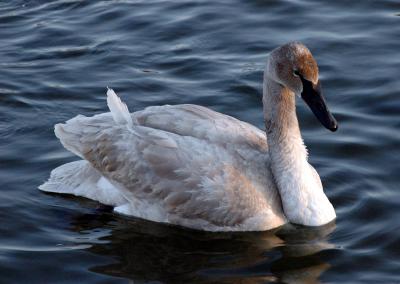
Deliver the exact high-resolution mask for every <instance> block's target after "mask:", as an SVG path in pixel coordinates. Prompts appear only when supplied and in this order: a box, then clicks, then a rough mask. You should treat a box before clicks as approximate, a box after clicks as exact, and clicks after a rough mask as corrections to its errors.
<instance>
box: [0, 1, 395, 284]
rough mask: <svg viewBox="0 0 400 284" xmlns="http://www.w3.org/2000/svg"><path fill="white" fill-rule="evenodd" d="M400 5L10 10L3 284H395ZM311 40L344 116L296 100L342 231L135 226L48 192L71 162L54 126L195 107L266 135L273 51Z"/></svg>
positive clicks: (0, 50) (3, 128)
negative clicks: (108, 114)
mask: <svg viewBox="0 0 400 284" xmlns="http://www.w3.org/2000/svg"><path fill="white" fill-rule="evenodd" d="M399 13H400V4H399V2H398V1H394V0H393V1H392V0H383V1H372V0H371V1H370V0H367V1H359V2H352V3H351V4H350V3H349V2H348V1H345V0H338V1H331V2H329V3H328V2H320V1H316V0H302V1H289V0H287V1H259V0H251V1H241V0H235V1H224V0H222V1H160V0H151V1H133V0H132V1H129V0H124V1H77V0H76V1H65V0H58V1H40V0H30V1H25V0H24V1H22V0H13V1H3V2H1V3H0V27H1V28H0V37H1V39H2V40H1V43H0V70H1V72H0V180H1V194H0V222H1V224H2V226H1V228H0V282H4V283H21V282H28V281H29V282H30V283H50V282H73V283H76V281H77V280H79V282H82V283H89V282H90V283H104V282H110V281H113V282H116V283H126V282H128V281H129V280H132V282H135V283H137V282H139V283H275V282H281V283H282V282H283V283H325V282H329V283H366V282H370V283H379V282H380V283H398V281H399V280H398V279H399V277H400V275H399V271H400V263H399V259H400V249H399V247H400V233H399V221H398V220H399V218H400V210H399V208H400V193H399V190H398V189H399V184H400V176H399V175H398V172H399V171H400V166H399V165H400V155H399V154H398V151H399V150H398V148H399V147H398V146H399V141H400V132H399V131H398V129H399V127H400V119H399V113H400V112H399V107H400V101H399V96H398V90H399V89H400V80H399V79H398V70H399V64H400V56H399V54H398V50H400V44H399V40H398V39H399V36H400V25H399V21H400V17H399V15H400V14H399ZM292 40H300V41H302V42H304V43H305V44H306V45H307V46H308V47H309V48H310V49H311V51H312V52H313V54H314V55H315V57H316V59H317V61H318V63H319V66H320V73H321V79H322V84H323V90H324V92H325V97H326V98H327V100H328V103H329V106H330V108H331V110H332V111H333V112H334V113H335V116H336V118H337V119H338V121H339V131H338V132H336V133H335V134H331V133H329V132H328V131H326V130H325V129H324V128H323V127H322V126H320V125H319V123H318V122H317V121H316V120H315V118H314V117H313V115H312V113H311V112H310V111H309V110H308V109H307V108H306V107H305V106H304V104H303V103H301V102H299V104H298V115H299V120H300V124H301V128H302V132H303V136H304V139H305V142H306V144H307V146H308V148H309V151H310V159H311V163H312V164H313V165H314V166H315V167H316V169H317V170H318V172H319V173H320V176H321V178H322V181H323V183H324V187H325V190H326V193H327V195H328V196H329V198H330V200H331V201H332V203H333V204H334V206H335V208H336V210H337V215H338V218H337V220H336V222H334V223H332V224H329V225H327V226H324V227H322V228H314V229H313V228H304V227H299V226H293V225H286V226H284V227H283V228H279V229H278V230H274V231H271V232H260V233H246V234H238V233H236V234H228V233H227V234H210V233H204V232H194V231H190V230H186V229H182V228H176V227H171V226H165V225H160V224H154V223H151V222H146V221H143V220H136V219H132V218H124V217H121V216H119V215H116V214H114V213H112V212H111V211H110V208H108V207H104V206H101V205H99V204H98V203H95V202H92V201H88V200H85V199H79V198H73V197H69V196H58V195H48V194H43V193H41V192H39V191H38V190H37V186H38V185H39V184H41V183H42V182H43V181H44V180H45V179H46V178H47V176H48V174H49V172H50V170H51V169H53V168H55V167H56V166H58V165H61V164H63V163H66V162H69V161H72V160H75V159H76V158H75V157H73V156H72V155H71V154H70V153H68V152H67V151H65V150H64V149H63V148H62V146H61V145H60V144H59V142H58V141H57V140H56V138H55V137H54V134H53V130H52V127H53V125H54V124H55V123H57V122H61V121H64V120H66V119H68V118H71V117H73V116H75V115H76V114H78V113H80V114H85V115H93V114H96V113H100V112H104V111H106V103H105V87H106V86H110V87H112V88H114V89H115V90H116V91H117V92H118V93H119V94H120V95H121V96H122V98H123V100H124V101H126V102H127V104H128V106H129V107H130V109H131V110H139V109H142V108H144V107H146V106H149V105H157V104H178V103H193V104H200V105H204V106H208V107H210V108H212V109H214V110H217V111H221V112H224V113H227V114H230V115H233V116H235V117H237V118H239V119H242V120H244V121H248V122H250V123H252V124H254V125H257V126H258V127H261V128H262V127H263V123H262V113H261V80H262V71H263V67H264V62H265V59H266V56H267V54H268V52H269V51H270V50H272V49H273V48H275V47H276V46H279V45H281V44H283V43H285V42H288V41H292Z"/></svg>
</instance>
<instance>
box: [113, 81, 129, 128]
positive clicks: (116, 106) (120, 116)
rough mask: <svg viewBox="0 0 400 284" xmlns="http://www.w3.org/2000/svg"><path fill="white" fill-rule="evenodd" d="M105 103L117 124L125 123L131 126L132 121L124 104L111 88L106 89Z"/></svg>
mask: <svg viewBox="0 0 400 284" xmlns="http://www.w3.org/2000/svg"><path fill="white" fill-rule="evenodd" d="M107 105H108V108H109V109H110V111H111V114H112V117H113V119H114V121H115V123H117V124H126V125H127V126H128V127H130V128H132V126H133V121H132V118H131V114H130V113H129V110H128V107H127V106H126V104H125V103H124V102H123V101H121V99H120V98H119V97H118V96H117V94H116V93H115V92H114V90H113V89H110V88H108V90H107Z"/></svg>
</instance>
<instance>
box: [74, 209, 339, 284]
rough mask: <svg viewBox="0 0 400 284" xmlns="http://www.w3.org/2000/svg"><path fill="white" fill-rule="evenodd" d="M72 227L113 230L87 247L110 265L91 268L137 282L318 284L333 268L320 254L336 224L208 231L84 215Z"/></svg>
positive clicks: (105, 215)
mask: <svg viewBox="0 0 400 284" xmlns="http://www.w3.org/2000/svg"><path fill="white" fill-rule="evenodd" d="M82 224H85V225H84V226H83V227H82ZM72 225H73V230H75V231H78V232H83V231H85V232H87V231H88V230H96V231H97V230H99V229H100V230H102V229H106V228H110V229H112V230H110V231H111V235H109V236H107V237H103V238H102V242H101V244H93V245H92V246H91V247H90V248H89V249H88V251H90V252H91V253H94V254H97V255H101V256H106V257H109V258H111V259H112V260H113V261H112V263H110V264H107V265H103V266H96V267H92V268H90V270H91V271H94V272H97V273H102V274H106V275H112V276H119V277H125V278H128V279H132V280H134V283H138V282H139V283H141V282H142V281H145V282H147V281H161V282H163V283H205V282H207V283H210V282H211V283H215V282H218V283H260V282H263V283H264V282H280V281H282V282H285V283H319V282H318V278H319V276H320V275H321V274H322V273H323V272H324V271H325V270H327V269H328V268H329V267H330V266H329V264H328V263H325V262H324V260H323V259H322V258H321V256H320V254H319V253H320V252H321V251H323V250H326V249H330V248H332V247H333V245H332V244H330V243H329V242H328V240H327V239H328V236H329V234H330V233H331V232H332V231H333V230H334V229H335V226H336V225H335V224H334V223H331V224H328V225H326V226H324V227H320V228H305V227H298V226H293V225H285V226H284V227H282V228H280V229H277V230H273V231H268V232H252V233H208V232H199V231H192V230H187V229H184V228H178V227H175V226H168V225H164V224H158V223H153V222H148V221H145V220H138V219H132V218H129V219H128V218H123V217H119V216H115V215H114V214H111V213H107V212H106V213H104V214H98V212H97V213H96V214H95V215H92V214H87V215H80V216H78V217H75V218H74V220H73V221H72ZM104 242H105V243H104Z"/></svg>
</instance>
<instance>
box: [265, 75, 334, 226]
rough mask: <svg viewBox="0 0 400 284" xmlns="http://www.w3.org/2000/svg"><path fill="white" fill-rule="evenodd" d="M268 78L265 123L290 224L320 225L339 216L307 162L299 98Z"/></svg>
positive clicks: (266, 79) (273, 172) (273, 168)
mask: <svg viewBox="0 0 400 284" xmlns="http://www.w3.org/2000/svg"><path fill="white" fill-rule="evenodd" d="M267 75H268V72H266V74H265V75H264V89H263V107H264V120H265V127H266V134H267V141H268V148H269V155H270V159H271V171H272V174H273V176H274V179H275V181H276V183H277V186H278V190H279V194H280V196H281V200H282V205H283V210H284V212H285V215H286V217H287V218H288V220H289V221H290V222H293V223H297V224H303V225H309V226H318V225H323V224H325V223H328V222H329V221H331V220H333V219H334V218H335V217H336V215H335V212H334V209H333V207H332V205H331V203H330V202H329V200H328V198H327V197H326V195H325V194H324V192H323V189H322V184H321V180H320V178H319V176H318V174H317V173H316V171H315V170H314V168H313V167H312V166H311V165H310V164H309V163H308V161H307V155H308V154H307V150H306V148H305V146H304V144H303V139H302V138H301V134H300V129H299V123H298V121H297V116H296V104H295V95H294V94H293V93H292V92H291V91H290V90H289V89H287V88H285V87H283V86H282V85H280V84H279V83H277V82H275V81H274V80H272V79H271V78H269V77H268V76H267Z"/></svg>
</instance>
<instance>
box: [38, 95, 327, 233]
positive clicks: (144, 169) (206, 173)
mask: <svg viewBox="0 0 400 284" xmlns="http://www.w3.org/2000/svg"><path fill="white" fill-rule="evenodd" d="M265 96H266V94H264V97H265ZM107 104H108V106H109V109H110V111H111V113H104V114H99V115H95V116H92V117H86V116H82V115H79V116H77V117H75V118H72V119H70V120H68V121H67V122H66V123H65V124H57V125H56V126H55V134H56V136H57V137H58V138H59V139H60V141H61V143H62V144H63V146H64V147H65V148H66V149H68V150H70V151H71V152H73V153H75V154H76V155H78V156H79V157H81V158H82V159H83V160H81V161H77V162H72V163H69V164H66V165H62V166H60V167H58V168H56V169H55V170H53V171H52V173H51V175H50V178H49V180H48V181H47V182H46V183H44V184H43V185H41V186H40V189H41V190H43V191H48V192H57V193H69V194H74V195H77V196H84V197H87V198H90V199H93V200H97V201H99V202H101V203H104V204H108V205H112V206H114V208H115V211H116V212H119V213H122V214H127V215H133V216H136V217H140V218H145V219H148V220H152V221H157V222H166V223H172V224H177V225H182V226H186V227H190V228H194V229H201V230H209V231H255V230H256V231H259V230H267V229H271V228H274V227H277V226H280V225H282V224H284V223H285V222H286V219H287V218H286V216H288V215H289V216H292V215H293V214H291V212H292V211H293V210H297V211H299V214H297V215H300V217H298V216H297V215H296V214H295V215H296V217H295V218H300V219H299V220H294V221H296V222H297V221H299V222H298V223H302V224H306V225H320V224H322V223H326V222H328V221H330V220H332V219H333V218H334V211H333V217H332V212H331V211H329V208H328V209H323V208H322V207H326V206H327V203H326V201H327V198H326V196H325V195H324V194H323V191H322V186H321V183H320V180H319V177H318V174H316V172H315V170H314V169H313V168H312V167H311V166H310V165H309V164H308V163H307V158H306V157H304V155H306V154H305V153H306V152H305V150H304V149H305V148H304V146H303V145H302V140H301V137H300V143H301V145H297V146H296V145H295V146H293V147H289V148H288V149H285V151H283V152H285V153H284V155H286V156H287V155H289V158H291V159H289V160H288V161H289V162H288V163H290V165H289V164H288V165H286V164H282V165H279V163H276V165H278V166H279V167H278V168H280V169H281V170H282V171H284V172H282V173H281V174H282V175H287V176H288V180H287V181H288V183H287V184H285V183H282V179H279V178H277V177H276V176H275V175H276V174H277V173H276V170H274V165H273V164H272V163H274V162H275V160H274V158H273V156H274V155H275V154H276V155H278V154H279V153H271V150H274V151H275V149H280V147H278V146H277V147H275V146H274V147H275V148H274V149H271V148H270V149H269V148H268V145H267V138H266V135H265V132H263V131H261V130H260V129H258V128H256V127H254V126H252V125H250V124H248V123H245V122H242V121H239V120H237V119H235V118H233V117H230V116H227V115H224V114H221V113H217V112H215V111H212V110H210V109H208V108H205V107H201V106H197V105H175V106H169V105H166V106H155V107H148V108H146V109H144V110H142V111H138V112H135V113H132V114H130V113H129V111H128V108H127V107H126V105H125V104H124V103H123V102H122V101H121V100H120V99H119V98H118V96H117V95H116V94H115V93H114V91H113V90H111V89H108V91H107ZM296 122H297V120H296ZM275 123H278V122H277V121H276V122H275ZM267 135H268V134H267ZM293 135H294V136H293V139H292V141H293V143H294V144H296V143H298V142H299V141H298V138H299V137H297V136H296V132H294V134H293ZM299 135H300V134H299ZM271 137H272V136H271ZM286 138H287V137H286ZM268 139H269V137H268ZM268 141H269V140H268ZM276 142H277V141H272V143H273V145H275V143H276ZM282 145H283V144H282ZM270 147H271V146H270ZM291 151H297V152H296V153H293V152H291ZM298 153H299V154H300V156H299V157H298V158H296V157H295V155H297V154H298ZM281 154H282V153H281ZM278 159H280V160H282V161H285V162H286V160H285V159H281V158H278ZM293 161H294V162H293ZM293 167H294V168H293ZM298 167H302V168H301V169H299V168H298ZM303 167H305V169H306V170H304V168H303ZM275 169H276V167H275ZM311 169H312V170H311ZM296 171H297V172H296ZM293 177H295V178H298V179H299V181H298V182H299V183H298V184H297V183H296V181H294V180H293ZM316 180H317V181H316ZM304 182H306V183H308V184H306V186H307V187H310V188H304V184H303V183H304ZM287 187H293V188H294V190H293V194H294V195H296V196H294V197H293V196H290V189H289V188H287ZM299 190H302V192H299ZM304 191H305V192H306V194H304ZM312 191H314V192H315V195H313V197H312V198H311V199H315V200H316V201H311V202H310V200H311V199H310V196H309V193H311V194H313V193H312ZM321 192H322V195H321ZM299 196H300V198H299ZM281 198H286V199H289V200H287V202H284V201H283V200H282V201H281ZM305 199H308V200H305ZM325 199H326V201H325ZM319 200H320V201H321V203H320V202H319ZM282 202H283V203H282ZM315 202H317V203H320V205H318V206H317V207H315V206H314V205H313V204H314V203H315ZM328 203H329V201H328ZM329 205H330V203H329ZM330 206H331V205H330ZM332 209H333V208H332ZM318 210H322V211H321V212H320V211H318ZM327 210H328V211H327ZM327 212H328V213H327ZM324 215H327V216H325V217H321V216H324ZM301 218H308V220H305V221H304V220H302V219H301ZM289 220H290V217H289Z"/></svg>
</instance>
